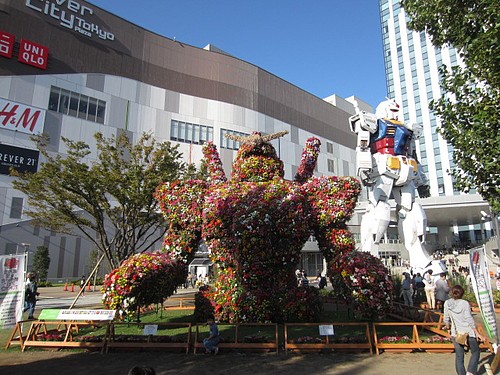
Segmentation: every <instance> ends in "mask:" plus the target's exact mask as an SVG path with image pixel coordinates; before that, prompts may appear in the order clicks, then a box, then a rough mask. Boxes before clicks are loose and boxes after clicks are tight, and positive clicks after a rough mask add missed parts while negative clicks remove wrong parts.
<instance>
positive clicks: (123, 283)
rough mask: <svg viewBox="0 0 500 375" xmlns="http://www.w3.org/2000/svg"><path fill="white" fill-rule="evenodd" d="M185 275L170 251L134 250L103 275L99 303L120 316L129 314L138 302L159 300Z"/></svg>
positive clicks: (161, 300) (183, 269) (160, 301)
mask: <svg viewBox="0 0 500 375" xmlns="http://www.w3.org/2000/svg"><path fill="white" fill-rule="evenodd" d="M186 276H187V272H186V265H185V264H184V262H182V261H179V260H177V259H174V258H172V256H171V254H168V253H159V252H155V253H142V254H135V255H133V256H131V257H130V258H128V259H127V260H125V261H123V262H122V264H121V266H120V267H118V268H116V269H114V270H113V271H111V272H110V273H109V274H107V275H106V277H105V278H104V282H103V286H102V292H103V303H104V305H105V306H106V307H107V308H108V309H111V310H117V311H118V314H119V316H120V317H121V318H130V317H131V315H134V314H136V313H137V311H138V309H139V308H140V307H142V306H148V305H151V304H160V303H162V302H163V301H164V300H165V299H166V298H167V297H169V296H171V295H172V294H173V293H174V291H175V289H176V286H177V285H179V284H180V283H182V282H183V281H184V280H185V279H186Z"/></svg>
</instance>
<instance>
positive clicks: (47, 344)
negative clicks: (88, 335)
mask: <svg viewBox="0 0 500 375" xmlns="http://www.w3.org/2000/svg"><path fill="white" fill-rule="evenodd" d="M89 326H92V327H98V326H105V327H106V330H109V322H107V321H106V322H95V321H78V322H76V321H74V322H69V321H50V322H48V321H43V320H39V321H34V322H33V323H32V324H31V327H30V329H29V331H28V335H27V336H26V340H25V341H24V343H23V345H22V347H21V351H23V352H24V350H25V349H26V348H27V347H39V348H53V349H101V351H102V350H103V349H104V345H105V340H104V339H103V340H100V341H79V340H78V339H77V337H76V334H77V333H78V331H79V330H80V328H82V327H89Z"/></svg>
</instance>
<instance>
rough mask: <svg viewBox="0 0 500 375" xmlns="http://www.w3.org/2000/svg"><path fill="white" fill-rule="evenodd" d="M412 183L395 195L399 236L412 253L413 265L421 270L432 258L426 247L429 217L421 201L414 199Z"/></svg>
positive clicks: (411, 261) (411, 262) (411, 263)
mask: <svg viewBox="0 0 500 375" xmlns="http://www.w3.org/2000/svg"><path fill="white" fill-rule="evenodd" d="M412 185H413V184H412V183H410V184H407V185H404V186H402V187H401V188H399V189H397V190H398V192H397V193H396V192H395V194H394V197H395V199H396V204H397V205H398V232H399V236H400V237H401V240H402V241H403V244H404V246H405V248H406V249H407V250H408V253H409V254H410V265H411V267H412V268H414V269H417V270H419V271H417V272H420V271H422V270H424V269H425V268H426V267H427V266H428V265H429V263H430V262H431V260H432V258H431V257H430V256H429V254H428V252H427V250H426V248H425V231H426V228H427V217H426V215H425V212H424V210H423V208H422V206H421V205H420V203H417V202H415V201H414V192H415V188H414V186H412ZM398 193H399V194H398Z"/></svg>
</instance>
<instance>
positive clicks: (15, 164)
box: [0, 143, 40, 175]
mask: <svg viewBox="0 0 500 375" xmlns="http://www.w3.org/2000/svg"><path fill="white" fill-rule="evenodd" d="M39 156H40V152H39V151H37V150H30V149H27V148H21V147H15V146H9V145H6V144H3V143H0V174H6V175H8V174H10V168H13V169H15V170H16V171H18V172H31V173H35V172H36V171H37V169H38V158H39Z"/></svg>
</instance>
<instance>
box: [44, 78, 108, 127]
mask: <svg viewBox="0 0 500 375" xmlns="http://www.w3.org/2000/svg"><path fill="white" fill-rule="evenodd" d="M48 109H49V111H54V112H59V113H62V114H64V115H68V116H71V117H77V118H81V119H83V120H87V121H92V122H98V123H99V124H104V115H105V114H106V102H105V101H103V100H99V99H96V98H92V97H90V96H87V95H83V94H79V93H77V92H73V91H69V90H65V89H62V88H60V87H55V86H52V87H51V88H50V96H49V106H48Z"/></svg>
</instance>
